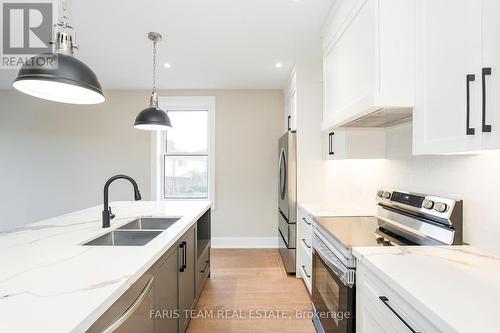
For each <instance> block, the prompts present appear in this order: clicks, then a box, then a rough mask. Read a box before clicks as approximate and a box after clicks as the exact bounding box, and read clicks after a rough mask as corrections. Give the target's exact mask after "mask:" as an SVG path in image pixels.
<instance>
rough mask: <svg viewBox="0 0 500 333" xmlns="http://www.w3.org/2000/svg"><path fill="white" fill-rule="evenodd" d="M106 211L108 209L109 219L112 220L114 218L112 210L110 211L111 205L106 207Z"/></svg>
mask: <svg viewBox="0 0 500 333" xmlns="http://www.w3.org/2000/svg"><path fill="white" fill-rule="evenodd" d="M108 211H109V219H110V220H112V219H114V218H115V214H113V212H112V211H111V206H109V207H108Z"/></svg>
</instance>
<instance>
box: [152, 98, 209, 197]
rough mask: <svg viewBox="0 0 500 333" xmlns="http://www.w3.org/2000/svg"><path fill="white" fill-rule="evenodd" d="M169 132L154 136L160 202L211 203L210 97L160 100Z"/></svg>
mask: <svg viewBox="0 0 500 333" xmlns="http://www.w3.org/2000/svg"><path fill="white" fill-rule="evenodd" d="M160 105H161V107H162V108H164V109H165V110H167V112H168V115H169V117H170V120H171V121H172V126H173V128H172V129H169V130H168V131H166V132H159V134H157V136H158V137H159V138H158V141H159V142H158V144H159V146H160V149H159V151H158V152H159V153H160V154H158V155H159V156H158V157H159V158H160V161H158V162H157V165H158V166H159V169H160V170H161V172H157V176H160V177H161V179H158V181H159V182H160V183H161V184H158V183H157V184H158V188H160V189H161V191H157V192H160V193H158V194H160V195H161V197H160V198H161V199H163V200H175V199H181V200H190V199H201V200H212V201H213V184H214V180H215V179H214V178H215V177H214V175H215V172H214V170H213V169H214V168H213V166H214V160H213V151H214V142H215V141H214V121H213V120H214V112H215V110H214V105H215V99H214V97H162V98H160Z"/></svg>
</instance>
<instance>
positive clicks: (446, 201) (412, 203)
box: [376, 189, 457, 219]
mask: <svg viewBox="0 0 500 333" xmlns="http://www.w3.org/2000/svg"><path fill="white" fill-rule="evenodd" d="M376 198H377V203H379V204H381V205H385V206H395V207H401V208H404V209H407V210H410V211H414V212H418V213H421V214H425V215H430V216H434V217H437V218H442V219H449V218H450V216H451V214H452V212H453V209H454V207H455V205H456V203H457V201H456V200H454V199H450V198H442V197H438V196H433V195H424V194H418V193H411V192H405V191H398V190H389V189H380V190H378V191H377V197H376Z"/></svg>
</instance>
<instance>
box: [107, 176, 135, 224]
mask: <svg viewBox="0 0 500 333" xmlns="http://www.w3.org/2000/svg"><path fill="white" fill-rule="evenodd" d="M117 179H126V180H128V181H129V182H131V183H132V185H133V186H134V199H135V200H136V201H137V200H141V193H140V192H139V187H137V183H136V182H135V180H133V179H132V178H131V177H129V176H125V175H116V176H113V177H111V178H109V179H108V181H107V182H106V184H104V206H103V207H104V210H103V211H102V227H103V228H109V226H110V220H111V219H113V218H114V217H115V214H113V212H111V207H109V202H108V192H109V185H111V183H112V182H114V181H115V180H117Z"/></svg>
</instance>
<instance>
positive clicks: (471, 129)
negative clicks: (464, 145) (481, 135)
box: [465, 74, 476, 135]
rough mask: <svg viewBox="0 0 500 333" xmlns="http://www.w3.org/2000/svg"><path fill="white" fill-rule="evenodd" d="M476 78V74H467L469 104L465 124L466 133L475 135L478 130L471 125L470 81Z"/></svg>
mask: <svg viewBox="0 0 500 333" xmlns="http://www.w3.org/2000/svg"><path fill="white" fill-rule="evenodd" d="M475 80H476V76H475V75H474V74H467V76H466V87H467V104H466V111H467V115H466V119H465V126H466V131H465V134H467V135H474V134H476V130H475V129H474V128H472V127H470V83H471V82H473V81H475Z"/></svg>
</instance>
